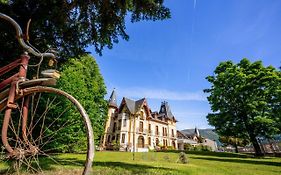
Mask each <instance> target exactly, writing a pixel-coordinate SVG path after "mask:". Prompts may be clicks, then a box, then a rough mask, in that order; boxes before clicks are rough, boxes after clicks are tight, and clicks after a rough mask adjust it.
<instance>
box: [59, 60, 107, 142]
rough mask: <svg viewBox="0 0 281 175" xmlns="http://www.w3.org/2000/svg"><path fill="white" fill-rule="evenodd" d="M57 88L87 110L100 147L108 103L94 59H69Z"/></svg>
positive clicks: (62, 68)
mask: <svg viewBox="0 0 281 175" xmlns="http://www.w3.org/2000/svg"><path fill="white" fill-rule="evenodd" d="M57 87H58V88H60V89H62V90H64V91H66V92H68V93H69V94H71V95H72V96H74V97H75V98H76V99H77V100H78V101H79V102H80V103H81V104H82V106H83V107H84V108H85V110H86V111H87V113H88V115H89V117H90V119H91V121H92V125H93V130H94V135H95V141H96V144H97V145H98V142H99V140H100V137H101V136H102V134H103V130H104V123H105V120H106V116H107V102H106V100H104V96H105V94H106V87H105V84H104V80H103V77H102V75H101V74H100V71H99V68H98V65H97V63H96V61H95V60H94V58H93V57H91V56H89V55H88V56H82V57H81V58H80V59H77V58H76V59H75V58H71V59H69V60H68V61H67V62H66V63H65V64H64V65H63V66H62V67H61V78H60V79H59V81H58V84H57ZM58 108H59V107H58ZM67 115H69V114H67ZM65 118H66V119H67V118H69V116H68V117H65Z"/></svg>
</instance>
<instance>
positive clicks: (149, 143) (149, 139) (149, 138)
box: [148, 137, 151, 146]
mask: <svg viewBox="0 0 281 175" xmlns="http://www.w3.org/2000/svg"><path fill="white" fill-rule="evenodd" d="M148 146H151V137H148Z"/></svg>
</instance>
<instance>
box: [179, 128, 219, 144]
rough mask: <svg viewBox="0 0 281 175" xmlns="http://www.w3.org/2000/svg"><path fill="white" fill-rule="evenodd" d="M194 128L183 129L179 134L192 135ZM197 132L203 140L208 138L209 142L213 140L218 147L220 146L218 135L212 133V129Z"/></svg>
mask: <svg viewBox="0 0 281 175" xmlns="http://www.w3.org/2000/svg"><path fill="white" fill-rule="evenodd" d="M194 130H195V129H194V128H193V129H184V130H182V131H181V132H183V133H185V134H188V135H190V134H193V133H194ZM198 130H199V134H200V135H201V136H202V137H204V138H208V139H210V140H215V141H216V142H217V144H218V145H221V143H220V142H219V135H218V134H217V133H215V132H214V131H213V129H198Z"/></svg>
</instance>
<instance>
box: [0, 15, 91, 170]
mask: <svg viewBox="0 0 281 175" xmlns="http://www.w3.org/2000/svg"><path fill="white" fill-rule="evenodd" d="M0 19H3V20H6V21H8V22H9V23H10V24H12V25H13V27H14V28H15V30H16V36H17V40H18V42H19V44H20V45H21V46H22V48H23V54H22V55H21V56H20V58H19V59H16V60H15V61H13V62H12V63H10V64H8V65H6V66H3V65H1V67H2V66H3V67H2V68H0V76H2V75H5V74H7V73H8V72H11V71H12V70H14V69H16V68H18V67H19V71H18V72H17V73H16V74H14V75H12V76H10V77H9V78H6V79H5V80H3V81H2V82H1V81H0V112H1V113H0V126H1V127H2V128H1V139H2V143H0V146H1V150H0V151H1V152H0V163H1V162H5V163H6V169H4V170H5V171H4V173H7V174H11V173H16V174H26V173H27V174H31V173H35V174H54V173H55V172H56V171H57V170H59V171H60V172H63V174H89V173H90V172H91V168H92V161H93V158H94V140H93V139H94V138H93V130H92V126H91V122H90V119H89V117H88V115H87V113H86V111H85V109H84V108H83V107H82V105H81V104H80V103H79V102H78V101H77V100H76V99H75V98H74V97H73V96H71V95H69V94H68V93H66V92H64V91H62V90H60V89H56V88H54V87H50V86H52V85H54V84H55V82H56V79H57V78H58V75H57V71H54V70H47V71H43V72H42V74H43V75H44V78H39V77H37V78H36V79H31V80H29V79H27V69H28V67H29V60H30V58H31V57H30V56H29V54H32V55H33V56H35V57H36V58H39V59H38V60H40V62H39V63H38V64H37V65H35V66H39V65H40V64H41V62H42V60H43V59H44V58H49V59H51V60H54V59H55V54H54V53H53V52H51V51H47V52H45V53H40V52H39V51H38V50H37V49H36V48H34V47H33V46H32V45H31V44H29V42H28V41H26V39H25V38H26V37H24V34H23V32H22V29H21V27H20V26H19V25H18V24H17V22H16V21H15V20H13V19H12V18H11V17H9V16H7V15H5V14H3V13H0ZM62 153H63V154H62ZM78 158H79V159H78ZM82 159H83V160H82ZM81 165H82V166H81ZM0 167H1V166H0ZM53 169H54V170H53ZM50 170H53V171H52V173H50ZM1 173H3V172H0V174H1ZM58 174H59V173H58Z"/></svg>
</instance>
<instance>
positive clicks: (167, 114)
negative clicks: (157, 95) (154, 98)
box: [158, 101, 175, 120]
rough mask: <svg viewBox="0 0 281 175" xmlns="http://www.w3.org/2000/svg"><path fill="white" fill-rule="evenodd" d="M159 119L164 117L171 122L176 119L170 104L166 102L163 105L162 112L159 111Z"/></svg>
mask: <svg viewBox="0 0 281 175" xmlns="http://www.w3.org/2000/svg"><path fill="white" fill-rule="evenodd" d="M158 117H160V118H161V117H164V118H168V119H170V120H173V119H175V117H174V115H173V114H172V112H171V109H170V106H169V104H168V102H166V101H164V102H162V103H161V107H160V111H159V116H158Z"/></svg>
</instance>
